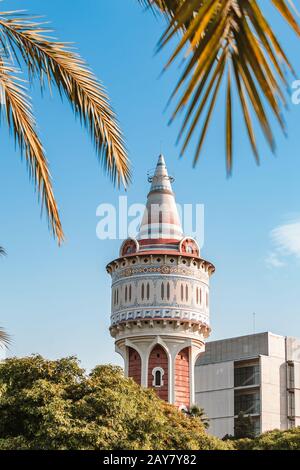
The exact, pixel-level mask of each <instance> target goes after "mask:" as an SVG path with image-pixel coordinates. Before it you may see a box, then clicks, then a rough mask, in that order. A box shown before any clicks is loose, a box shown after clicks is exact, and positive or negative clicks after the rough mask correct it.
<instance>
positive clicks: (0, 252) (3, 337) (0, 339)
mask: <svg viewBox="0 0 300 470" xmlns="http://www.w3.org/2000/svg"><path fill="white" fill-rule="evenodd" d="M5 255H6V252H5V250H4V248H2V246H0V256H5ZM8 344H9V336H8V334H7V333H6V332H5V331H4V330H3V328H1V327H0V348H3V347H5V346H7V345H8Z"/></svg>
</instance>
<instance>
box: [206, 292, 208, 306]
mask: <svg viewBox="0 0 300 470" xmlns="http://www.w3.org/2000/svg"><path fill="white" fill-rule="evenodd" d="M206 307H208V292H206Z"/></svg>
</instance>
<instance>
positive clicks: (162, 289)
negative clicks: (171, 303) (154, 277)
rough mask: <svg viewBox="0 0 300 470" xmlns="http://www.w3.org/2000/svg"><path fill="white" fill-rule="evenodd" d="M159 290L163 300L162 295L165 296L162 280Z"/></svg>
mask: <svg viewBox="0 0 300 470" xmlns="http://www.w3.org/2000/svg"><path fill="white" fill-rule="evenodd" d="M160 289H161V292H160V295H161V299H162V300H164V297H165V286H164V283H163V282H162V283H161V288H160Z"/></svg>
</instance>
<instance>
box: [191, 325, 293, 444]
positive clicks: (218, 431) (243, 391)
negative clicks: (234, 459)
mask: <svg viewBox="0 0 300 470" xmlns="http://www.w3.org/2000/svg"><path fill="white" fill-rule="evenodd" d="M195 399H196V403H197V404H198V405H199V406H201V407H203V408H204V410H205V412H206V414H207V415H208V417H209V419H210V429H209V431H210V433H212V434H214V435H216V436H218V437H224V436H225V435H226V434H229V435H234V423H235V419H236V418H237V416H238V414H239V412H240V411H243V412H244V413H245V414H246V415H250V416H251V417H252V422H253V426H254V430H255V432H256V433H257V434H259V433H262V432H265V431H268V430H271V429H281V430H284V429H288V428H290V427H293V426H300V340H299V339H296V338H292V337H284V336H278V335H275V334H272V333H269V332H267V333H260V334H253V335H249V336H241V337H237V338H230V339H224V340H220V341H211V342H208V343H206V349H205V352H204V353H203V354H202V355H201V356H200V357H199V358H198V360H197V363H196V367H195Z"/></svg>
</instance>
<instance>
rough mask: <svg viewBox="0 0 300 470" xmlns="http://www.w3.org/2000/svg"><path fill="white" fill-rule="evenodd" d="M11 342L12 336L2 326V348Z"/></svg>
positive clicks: (0, 333) (0, 329) (0, 345)
mask: <svg viewBox="0 0 300 470" xmlns="http://www.w3.org/2000/svg"><path fill="white" fill-rule="evenodd" d="M9 344H10V336H9V335H8V334H7V333H6V332H5V331H4V330H3V328H1V327H0V348H3V347H7V346H8V345H9Z"/></svg>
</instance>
